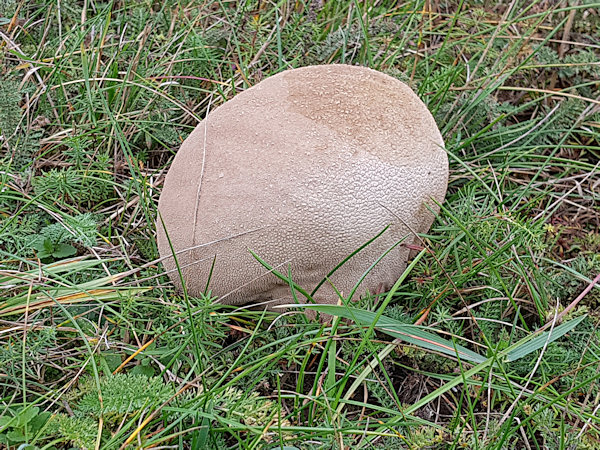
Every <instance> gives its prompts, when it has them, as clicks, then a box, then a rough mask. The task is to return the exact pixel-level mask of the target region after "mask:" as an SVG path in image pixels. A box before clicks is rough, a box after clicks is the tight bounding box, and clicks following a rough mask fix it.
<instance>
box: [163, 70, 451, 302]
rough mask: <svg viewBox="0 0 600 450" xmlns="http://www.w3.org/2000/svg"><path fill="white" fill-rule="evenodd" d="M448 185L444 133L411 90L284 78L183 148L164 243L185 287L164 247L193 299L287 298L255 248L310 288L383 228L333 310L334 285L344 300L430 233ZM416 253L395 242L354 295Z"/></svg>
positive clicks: (356, 79) (290, 73)
mask: <svg viewBox="0 0 600 450" xmlns="http://www.w3.org/2000/svg"><path fill="white" fill-rule="evenodd" d="M447 183H448V159H447V156H446V152H445V150H444V142H443V140H442V136H441V134H440V132H439V130H438V128H437V126H436V123H435V121H434V119H433V117H432V116H431V114H430V113H429V111H428V110H427V107H426V106H425V105H424V104H423V102H421V100H420V99H419V98H418V97H417V96H416V95H415V94H414V93H413V92H412V90H411V89H410V88H409V87H408V86H406V85H405V84H404V83H402V82H400V81H398V80H396V79H394V78H392V77H390V76H388V75H385V74H383V73H381V72H377V71H375V70H371V69H368V68H364V67H357V66H348V65H324V66H309V67H304V68H300V69H293V70H287V71H284V72H281V73H279V74H277V75H274V76H272V77H270V78H267V79H265V80H263V81H261V82H260V83H258V84H257V85H255V86H253V87H251V88H250V89H248V90H246V91H244V92H242V93H240V94H238V95H237V96H235V97H234V98H233V99H232V100H229V101H227V102H226V103H224V104H223V105H222V106H220V107H218V108H217V109H215V110H214V111H212V112H210V114H208V116H207V117H206V118H205V119H204V120H203V121H202V122H201V123H200V124H199V125H198V126H197V127H196V129H195V130H194V131H193V132H192V133H191V134H190V135H189V137H188V138H187V139H186V140H185V142H184V143H183V145H182V146H181V148H180V149H179V151H178V152H177V155H176V156H175V159H174V160H173V163H172V165H171V167H170V169H169V171H168V173H167V176H166V179H165V183H164V187H163V190H162V193H161V196H160V200H159V205H158V211H159V213H160V215H161V218H162V221H161V219H160V218H159V219H158V221H157V235H158V248H159V252H160V255H161V257H163V258H165V260H164V261H163V264H164V266H165V268H166V270H167V273H169V276H170V277H171V279H172V280H173V283H174V284H175V285H176V286H177V287H178V288H181V280H180V277H179V273H178V271H177V270H176V266H175V262H174V260H173V257H172V249H171V245H170V244H169V240H170V242H171V244H172V247H173V250H174V251H175V254H176V256H177V260H178V262H179V265H180V268H181V272H182V277H183V280H184V281H185V284H186V287H187V290H188V292H189V294H190V295H192V296H199V295H201V294H202V293H204V292H205V290H206V287H207V285H208V289H209V290H211V291H212V294H213V295H216V296H218V297H220V298H219V300H218V301H220V302H222V303H224V304H244V303H256V302H267V303H268V302H272V304H276V303H288V302H291V301H292V299H293V296H292V293H291V290H290V287H289V285H288V284H287V283H286V282H283V281H281V280H280V279H279V278H277V277H276V276H275V275H274V274H272V273H270V272H269V271H268V270H267V269H265V267H264V266H263V265H261V264H260V263H259V262H258V261H257V260H256V259H255V258H254V256H253V255H252V254H251V253H250V250H252V251H253V252H254V253H255V254H257V255H258V256H260V258H261V259H263V260H264V261H266V262H267V263H268V264H270V265H271V266H272V267H274V268H276V269H277V270H278V271H279V272H282V273H284V274H287V273H288V271H289V272H290V273H291V275H292V279H293V280H294V281H295V282H296V283H297V284H298V285H300V286H302V287H303V288H304V289H305V290H307V291H308V292H310V291H311V290H312V289H313V288H315V287H316V286H317V285H318V284H319V282H321V280H322V279H323V278H324V277H325V276H327V275H328V273H329V272H330V271H331V270H332V269H333V268H334V267H336V266H337V265H338V264H339V263H340V262H342V261H343V260H344V259H346V258H347V257H348V256H349V255H350V254H351V253H352V252H354V251H355V250H356V249H358V248H359V247H360V246H361V245H363V244H364V243H366V242H367V241H368V240H369V239H372V238H373V237H374V236H376V235H377V234H378V233H379V232H381V231H382V230H383V229H384V228H385V227H386V226H388V225H389V228H388V229H387V230H386V231H385V232H384V233H383V234H382V235H381V236H380V237H379V238H377V239H376V240H375V241H374V242H373V243H371V244H370V245H369V246H367V247H366V248H365V249H363V250H362V251H361V252H359V253H358V254H356V255H354V256H353V257H352V258H350V259H349V260H348V261H346V263H345V264H344V265H342V267H341V268H340V269H338V270H337V271H336V272H335V273H334V274H333V275H332V276H331V277H330V282H326V283H324V284H323V285H322V286H321V287H320V288H319V290H318V291H317V293H316V295H315V296H314V299H315V300H316V301H317V302H319V303H336V302H337V299H338V295H337V294H336V292H335V289H337V290H338V291H340V292H341V293H342V294H344V295H346V296H347V295H348V294H349V293H350V292H351V291H352V289H353V287H354V285H355V284H356V283H357V282H358V281H359V280H360V278H361V277H362V276H363V274H364V273H365V272H366V271H367V270H368V269H369V267H370V266H371V265H372V264H373V263H374V262H375V261H376V260H377V258H379V257H380V256H381V255H383V254H384V253H385V252H386V251H387V250H388V249H389V248H390V247H392V246H393V245H394V244H396V243H397V242H398V241H400V240H402V239H404V243H412V242H413V241H414V239H415V235H414V233H415V232H416V233H424V232H427V230H428V229H429V227H430V226H431V223H432V222H433V219H434V214H433V213H432V212H431V211H430V209H431V210H433V211H437V209H438V208H437V206H436V202H437V203H441V202H442V201H443V199H444V196H445V194H446V188H447ZM163 223H164V227H166V230H167V232H168V236H169V240H168V239H167V236H166V233H165V228H164V227H163ZM408 257H409V249H408V248H406V247H405V246H403V245H398V246H396V247H394V248H393V250H391V251H390V252H389V253H388V254H387V255H386V256H385V257H384V258H383V259H382V260H381V261H380V262H379V263H378V264H377V265H376V266H375V268H374V269H373V270H372V271H371V272H370V273H369V274H368V275H367V276H366V277H365V279H364V280H363V282H362V284H361V286H360V289H359V290H358V291H357V292H358V293H359V294H360V293H364V292H365V289H368V290H370V291H371V292H374V291H375V290H376V289H378V288H381V287H387V286H390V285H391V284H392V283H394V282H395V281H396V280H397V279H398V277H399V276H400V275H401V274H402V272H403V270H404V269H405V267H406V261H407V259H408ZM213 263H214V267H213ZM209 277H210V283H209ZM332 284H333V286H335V289H334V288H333V287H332ZM300 300H304V299H303V298H300Z"/></svg>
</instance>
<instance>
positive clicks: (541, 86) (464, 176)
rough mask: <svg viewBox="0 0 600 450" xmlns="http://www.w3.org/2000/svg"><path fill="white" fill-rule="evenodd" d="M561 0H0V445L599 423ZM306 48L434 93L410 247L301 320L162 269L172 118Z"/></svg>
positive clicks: (526, 434)
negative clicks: (432, 150) (436, 196)
mask: <svg viewBox="0 0 600 450" xmlns="http://www.w3.org/2000/svg"><path fill="white" fill-rule="evenodd" d="M567 3H568V2H550V1H545V0H544V1H541V0H533V1H529V2H524V1H518V0H517V1H513V2H507V1H502V2H499V3H497V2H482V1H471V2H439V1H430V0H427V1H419V0H417V1H411V2H405V3H402V2H396V1H388V0H365V1H358V0H340V1H334V0H297V1H296V0H279V1H269V2H268V1H260V0H256V1H251V0H247V1H231V0H216V1H200V0H189V1H186V2H183V1H180V0H165V1H164V2H151V1H133V0H114V1H104V0H89V1H79V0H60V1H58V0H46V1H37V0H0V55H1V57H0V73H1V74H2V77H1V78H0V134H1V138H0V139H1V141H0V146H1V150H2V158H1V160H0V187H1V189H0V254H1V256H0V292H1V293H2V298H1V299H0V397H1V399H2V402H1V404H0V447H2V446H4V447H7V448H11V449H17V448H19V449H34V448H40V449H42V448H45V449H46V448H47V449H50V448H57V449H58V448H73V447H76V448H86V449H88V448H106V449H112V448H125V447H130V448H134V447H135V448H166V447H168V448H206V449H221V448H243V449H246V448H248V449H250V448H301V449H330V448H371V449H372V448H382V449H384V448H385V449H395V448H398V449H400V448H402V449H403V448H440V449H441V448H485V449H487V448H490V449H492V448H494V449H495V448H498V449H504V448H506V449H512V448H519V449H520V448H527V449H541V448H544V449H565V448H573V449H575V448H581V449H592V448H600V408H599V406H598V405H599V404H600V329H599V325H600V315H599V307H600V289H599V287H598V285H597V284H596V283H598V281H599V276H598V275H599V274H600V256H599V255H600V231H599V229H600V227H599V224H600V206H599V205H600V203H599V202H600V172H599V170H598V169H599V165H600V138H599V130H600V100H599V99H600V89H599V87H600V86H599V81H598V80H600V57H599V56H600V14H599V11H600V8H599V7H600V4H598V3H592V1H589V0H584V1H581V2H572V3H570V4H567ZM327 63H347V64H360V65H365V66H369V67H372V68H374V69H377V70H380V71H383V72H385V73H387V74H389V75H391V76H393V77H396V78H398V79H400V80H402V81H404V82H406V83H408V84H409V85H410V86H411V87H412V88H413V89H414V90H415V92H417V93H418V94H419V96H420V97H421V98H422V99H423V101H424V102H425V103H426V104H427V105H428V107H429V109H430V110H431V112H432V114H433V115H434V117H435V118H436V120H437V122H438V125H439V127H440V129H441V130H442V134H443V136H444V140H445V142H446V146H447V151H448V156H449V160H450V169H451V178H450V185H449V192H448V195H447V200H446V203H445V204H444V206H443V208H442V211H441V212H440V215H439V217H438V219H437V220H436V222H435V224H434V226H433V227H432V229H431V231H430V232H429V233H428V235H426V236H423V250H422V251H421V252H420V253H419V255H418V256H417V258H415V260H414V261H413V262H412V264H411V265H410V266H409V268H408V269H407V271H406V272H405V274H404V276H403V278H402V279H401V280H399V282H398V283H397V284H396V285H395V286H394V288H393V289H392V291H391V292H390V293H389V294H386V295H383V296H380V297H379V298H375V297H373V296H369V295H366V296H364V297H363V298H362V299H361V300H360V301H359V302H357V303H352V305H351V307H346V306H339V307H322V308H321V311H322V312H327V313H331V314H334V316H335V317H336V318H334V320H333V321H332V322H331V323H329V324H325V325H323V324H320V323H319V322H317V321H310V320H309V319H307V317H306V316H305V315H304V314H294V313H288V314H285V315H283V316H280V315H278V314H275V313H265V312H261V311H254V310H248V309H234V308H230V307H222V306H218V305H215V304H213V302H212V299H211V298H210V295H209V296H207V297H206V298H184V297H182V296H180V295H179V294H178V293H177V292H175V291H174V289H173V288H172V286H171V284H170V283H169V280H168V278H167V277H166V276H164V274H163V273H162V267H161V265H160V263H159V262H158V261H157V258H158V255H157V250H156V245H155V241H154V232H155V228H154V221H155V219H156V204H157V199H158V195H159V193H160V189H161V185H162V182H163V180H164V176H165V173H166V170H167V169H168V167H169V163H170V161H171V160H172V158H173V156H174V154H175V152H176V151H177V149H178V147H179V145H180V143H181V142H182V141H183V139H185V137H186V136H187V134H188V133H189V132H190V131H191V130H192V129H193V128H194V126H195V125H196V124H197V123H198V121H199V120H201V118H202V117H204V115H205V114H206V112H207V111H208V110H209V109H214V108H215V107H217V106H219V105H220V104H222V103H223V102H225V101H226V100H228V99H230V98H232V97H233V96H234V95H235V94H236V93H238V92H240V91H242V90H244V89H246V88H248V87H249V86H251V85H254V84H256V83H257V82H259V81H260V80H262V79H264V78H265V77H267V76H269V75H271V74H274V73H277V72H279V71H281V70H284V69H286V68H289V67H299V66H304V65H309V64H327ZM315 257H318V255H315ZM282 276H284V275H282ZM357 281H358V280H357ZM342 303H343V302H342ZM315 308H318V307H315ZM377 319H378V321H376V320H377Z"/></svg>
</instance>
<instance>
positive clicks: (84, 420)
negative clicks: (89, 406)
mask: <svg viewBox="0 0 600 450" xmlns="http://www.w3.org/2000/svg"><path fill="white" fill-rule="evenodd" d="M48 431H49V432H51V433H52V435H53V436H54V437H60V438H62V440H63V441H64V442H68V443H70V444H71V445H74V446H75V447H77V448H81V449H82V450H92V449H94V448H96V438H97V437H98V423H97V421H96V420H94V419H93V418H91V417H83V416H68V415H66V414H62V413H59V414H55V415H54V416H52V418H51V419H50V421H49V423H48Z"/></svg>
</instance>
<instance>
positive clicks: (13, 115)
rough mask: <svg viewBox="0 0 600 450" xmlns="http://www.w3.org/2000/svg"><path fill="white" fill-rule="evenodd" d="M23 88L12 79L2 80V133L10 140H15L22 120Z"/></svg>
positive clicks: (0, 127)
mask: <svg viewBox="0 0 600 450" xmlns="http://www.w3.org/2000/svg"><path fill="white" fill-rule="evenodd" d="M20 102H21V89H20V88H19V83H17V82H16V81H12V80H2V81H0V133H1V134H2V136H4V139H5V140H6V141H8V142H13V141H14V138H15V135H16V133H17V127H18V126H19V122H20V121H21V108H20V107H19V103H20Z"/></svg>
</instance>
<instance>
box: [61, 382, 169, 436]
mask: <svg viewBox="0 0 600 450" xmlns="http://www.w3.org/2000/svg"><path fill="white" fill-rule="evenodd" d="M100 392H101V394H102V403H101V402H100V399H99V397H98V394H99V392H97V391H96V385H95V382H94V380H93V379H91V378H88V379H86V380H85V381H83V382H82V383H80V385H79V389H78V390H77V392H75V393H73V394H71V396H70V399H71V401H72V402H74V403H75V405H76V406H75V407H74V409H75V408H76V409H77V412H78V413H80V414H82V415H88V416H91V417H95V418H99V417H100V416H102V417H104V419H105V420H107V421H109V422H110V423H113V424H117V423H118V422H120V421H121V420H122V419H123V417H125V416H127V415H129V414H134V413H137V412H139V411H141V410H142V409H144V408H148V407H153V406H154V407H155V406H158V405H159V404H161V403H162V402H164V401H165V400H167V399H168V398H169V397H170V396H171V395H173V394H174V391H173V387H172V386H170V385H166V384H165V383H164V382H163V381H162V380H161V379H160V378H159V377H150V378H148V377H146V376H144V375H139V374H123V373H117V374H115V375H111V376H105V377H103V378H102V379H101V380H100Z"/></svg>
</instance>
